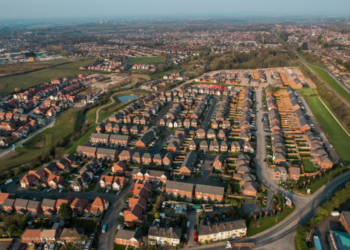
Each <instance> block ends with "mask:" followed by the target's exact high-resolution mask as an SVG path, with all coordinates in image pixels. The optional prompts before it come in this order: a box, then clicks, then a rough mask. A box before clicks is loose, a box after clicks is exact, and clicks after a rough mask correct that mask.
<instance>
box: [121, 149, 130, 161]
mask: <svg viewBox="0 0 350 250" xmlns="http://www.w3.org/2000/svg"><path fill="white" fill-rule="evenodd" d="M119 160H120V161H126V162H130V161H131V154H130V151H129V150H123V151H122V152H121V153H120V154H119Z"/></svg>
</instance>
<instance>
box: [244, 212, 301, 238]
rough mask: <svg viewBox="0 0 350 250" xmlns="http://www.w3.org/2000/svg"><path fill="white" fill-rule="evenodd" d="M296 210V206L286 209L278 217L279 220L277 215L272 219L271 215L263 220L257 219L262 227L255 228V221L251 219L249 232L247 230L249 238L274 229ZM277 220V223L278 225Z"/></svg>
mask: <svg viewBox="0 0 350 250" xmlns="http://www.w3.org/2000/svg"><path fill="white" fill-rule="evenodd" d="M294 209H295V206H293V207H292V208H291V207H288V206H286V207H285V209H284V210H283V211H282V212H280V214H279V215H278V218H277V216H276V215H273V216H272V217H271V216H270V215H268V216H267V217H266V218H264V216H263V217H262V218H261V219H257V221H259V222H260V227H254V225H253V221H254V219H253V218H251V219H250V221H249V220H248V223H247V224H248V230H247V236H248V237H250V236H253V235H255V234H258V233H261V232H262V231H265V230H267V229H269V228H270V227H273V226H274V225H276V224H277V223H279V222H281V221H282V220H284V219H285V218H286V217H287V216H288V215H290V214H291V213H292V212H293V211H294ZM276 220H277V223H276Z"/></svg>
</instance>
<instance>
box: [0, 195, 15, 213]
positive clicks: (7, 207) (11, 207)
mask: <svg viewBox="0 0 350 250" xmlns="http://www.w3.org/2000/svg"><path fill="white" fill-rule="evenodd" d="M15 201H16V200H14V199H9V198H7V199H5V200H4V202H3V203H2V209H3V210H4V211H5V212H7V213H12V212H13V211H15Z"/></svg>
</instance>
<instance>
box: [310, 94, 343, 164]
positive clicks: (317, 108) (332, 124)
mask: <svg viewBox="0 0 350 250" xmlns="http://www.w3.org/2000/svg"><path fill="white" fill-rule="evenodd" d="M305 99H306V101H307V103H308V104H309V107H310V108H311V110H312V113H313V114H314V115H315V116H316V118H317V120H318V122H319V123H320V125H321V127H322V129H323V131H324V132H325V134H326V135H327V137H328V139H329V141H330V142H331V143H332V144H333V147H334V149H335V150H336V151H337V153H338V155H339V156H340V157H341V158H342V160H343V161H350V155H349V153H348V151H349V150H348V147H349V145H350V137H349V136H348V135H347V134H346V133H345V131H344V130H343V129H342V128H341V126H340V125H339V124H338V123H337V121H336V120H335V119H334V118H333V116H332V115H331V114H330V113H329V111H328V110H327V109H326V108H325V106H324V105H323V104H322V102H321V101H320V100H319V99H318V97H317V96H314V97H306V98H305Z"/></svg>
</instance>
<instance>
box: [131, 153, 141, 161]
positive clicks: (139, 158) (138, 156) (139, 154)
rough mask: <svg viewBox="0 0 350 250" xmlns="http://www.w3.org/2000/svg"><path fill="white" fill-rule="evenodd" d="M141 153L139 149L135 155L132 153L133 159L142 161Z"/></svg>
mask: <svg viewBox="0 0 350 250" xmlns="http://www.w3.org/2000/svg"><path fill="white" fill-rule="evenodd" d="M141 155H142V153H140V152H139V151H136V152H135V153H134V154H133V155H132V161H133V162H135V163H141V162H142V161H141Z"/></svg>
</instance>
